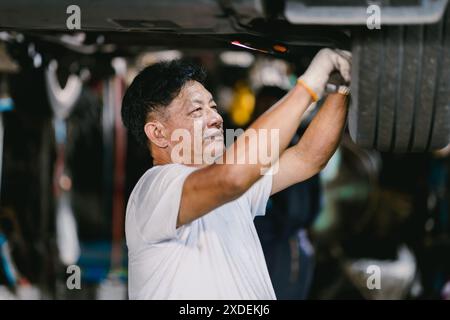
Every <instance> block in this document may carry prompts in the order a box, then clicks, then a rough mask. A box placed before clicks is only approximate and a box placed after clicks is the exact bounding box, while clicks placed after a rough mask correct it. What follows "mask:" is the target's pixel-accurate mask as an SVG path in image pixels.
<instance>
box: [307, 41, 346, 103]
mask: <svg viewBox="0 0 450 320" xmlns="http://www.w3.org/2000/svg"><path fill="white" fill-rule="evenodd" d="M350 70H351V53H350V52H348V51H345V50H338V49H335V50H332V49H328V48H326V49H322V50H320V51H319V52H318V53H317V54H316V56H315V57H314V59H313V60H312V61H311V63H310V65H309V67H308V69H307V70H306V71H305V73H304V74H303V75H302V76H301V77H300V78H299V80H301V81H302V82H303V84H304V85H306V87H308V89H309V90H312V91H313V93H314V94H315V97H314V100H319V99H320V98H321V97H322V95H323V93H324V91H325V87H326V85H327V82H328V79H329V77H330V74H331V73H332V72H333V71H338V72H339V73H340V74H341V75H342V77H343V78H344V80H345V81H346V82H347V83H349V82H350V77H351V76H350ZM313 96H314V95H313Z"/></svg>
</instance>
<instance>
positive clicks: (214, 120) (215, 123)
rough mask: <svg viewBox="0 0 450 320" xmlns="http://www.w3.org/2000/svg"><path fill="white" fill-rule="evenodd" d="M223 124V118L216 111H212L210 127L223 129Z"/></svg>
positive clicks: (209, 114)
mask: <svg viewBox="0 0 450 320" xmlns="http://www.w3.org/2000/svg"><path fill="white" fill-rule="evenodd" d="M222 124H223V119H222V116H221V115H220V114H219V113H218V112H217V111H216V110H215V109H210V111H209V113H208V127H216V128H222Z"/></svg>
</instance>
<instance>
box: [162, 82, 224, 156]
mask: <svg viewBox="0 0 450 320" xmlns="http://www.w3.org/2000/svg"><path fill="white" fill-rule="evenodd" d="M165 112H166V114H165V121H164V123H163V124H164V127H165V128H166V133H167V134H168V138H169V142H168V143H169V146H168V148H167V151H168V152H171V153H172V154H171V159H172V162H182V163H185V164H193V163H194V162H195V164H199V163H198V161H199V160H201V163H202V164H203V163H204V162H205V158H207V157H208V158H209V159H211V157H212V158H217V157H218V156H220V155H221V154H222V153H223V152H224V149H225V145H224V137H223V119H222V117H221V116H220V114H219V113H218V112H217V105H216V103H215V101H214V99H213V97H212V95H211V93H210V92H209V91H208V90H206V89H205V87H204V86H203V85H202V84H201V83H199V82H197V81H189V82H187V83H186V84H185V86H184V87H183V88H182V89H181V91H180V94H179V95H178V96H177V97H176V98H175V99H174V100H173V101H172V103H171V104H170V105H169V107H168V108H167V109H166V111H165ZM186 135H189V137H190V138H188V139H186V138H187V137H186ZM180 137H181V138H180ZM180 146H183V149H182V150H181V152H179V151H180V149H181V148H180ZM186 153H189V154H190V156H188V157H186ZM180 155H182V157H181V158H182V160H181V161H180V159H179V158H180V157H179V156H180ZM174 157H177V158H178V160H177V159H173V158H174ZM189 162H190V163H189ZM207 162H208V161H207Z"/></svg>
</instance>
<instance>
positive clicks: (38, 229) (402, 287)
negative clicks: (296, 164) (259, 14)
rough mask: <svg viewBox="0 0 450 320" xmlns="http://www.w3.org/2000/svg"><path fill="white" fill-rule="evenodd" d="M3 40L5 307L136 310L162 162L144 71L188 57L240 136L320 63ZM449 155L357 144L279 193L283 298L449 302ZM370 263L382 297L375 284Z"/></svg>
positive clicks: (277, 256) (274, 243) (275, 242)
mask: <svg viewBox="0 0 450 320" xmlns="http://www.w3.org/2000/svg"><path fill="white" fill-rule="evenodd" d="M0 34H1V33H0ZM2 36H3V39H4V40H6V41H8V42H9V44H8V46H6V45H4V44H0V120H1V121H0V168H1V171H0V172H1V185H0V188H1V189H0V190H1V191H0V299H126V298H127V250H126V244H125V238H124V216H125V208H126V202H127V199H128V196H129V194H130V192H131V190H132V188H133V187H134V185H135V183H136V182H137V180H138V179H139V178H140V176H141V175H142V174H143V173H144V172H145V171H146V170H148V169H149V168H150V167H151V165H152V163H151V159H150V157H149V154H148V152H147V151H146V150H143V149H141V148H140V147H139V146H138V145H137V144H136V143H135V141H134V140H133V139H132V138H131V136H129V134H128V133H127V132H126V130H125V129H124V127H123V125H122V122H121V118H120V108H121V99H122V96H123V93H124V90H125V89H126V87H127V85H129V84H130V83H131V81H132V79H133V77H134V76H135V75H136V74H137V72H138V71H139V70H140V69H142V68H143V67H145V66H147V65H150V64H152V63H155V62H157V61H161V60H171V59H177V58H183V59H188V60H191V61H194V62H196V63H198V64H201V65H203V66H204V67H205V68H206V70H207V72H208V79H207V84H206V87H207V89H208V90H210V91H211V92H212V94H213V96H214V97H215V99H216V101H217V103H218V107H219V111H220V113H221V114H222V116H223V118H224V121H225V128H246V127H247V126H248V125H249V124H250V123H251V121H253V120H254V119H255V118H256V117H257V116H258V115H260V114H261V113H262V112H264V111H265V110H266V109H267V108H269V107H270V106H271V105H272V104H273V103H275V102H276V101H277V100H278V99H280V98H281V97H282V96H283V95H284V94H285V93H286V92H287V91H288V90H289V89H290V88H292V86H293V85H295V81H296V78H297V77H298V76H299V75H300V74H301V73H302V72H303V71H304V68H305V66H307V65H308V62H309V60H310V59H311V56H312V55H311V52H310V51H312V52H314V48H312V49H310V51H305V54H304V55H301V54H300V55H298V56H297V58H296V59H291V60H289V59H279V58H276V57H273V56H270V55H266V54H264V53H262V52H258V51H249V50H243V49H241V48H239V47H233V46H232V45H231V44H230V46H229V48H221V49H215V48H212V49H211V48H210V49H201V48H198V49H192V48H195V47H196V46H195V45H191V48H185V47H183V48H181V49H180V50H165V49H164V50H162V49H158V48H149V49H144V50H142V48H141V49H140V50H139V51H136V52H133V50H132V49H130V50H128V51H127V53H126V54H123V55H121V53H120V51H119V52H117V51H116V50H115V49H112V48H110V49H108V48H105V50H104V51H103V52H101V53H97V54H94V55H88V56H82V57H81V58H80V57H77V58H74V57H73V56H71V53H70V52H69V51H58V50H60V49H59V47H56V46H55V47H53V46H51V45H48V44H47V45H46V46H45V47H44V46H39V45H38V44H36V43H35V42H33V41H32V39H31V40H30V39H25V40H24V39H22V40H21V39H14V41H11V38H8V37H10V36H11V35H10V34H5V33H4V34H3V35H2ZM98 40H99V41H101V39H98ZM0 43H1V42H0ZM108 50H109V51H108ZM280 50H281V49H280ZM112 52H114V54H113V53H112ZM321 102H322V101H319V102H318V103H317V104H314V105H312V106H311V107H310V108H309V109H308V111H307V113H306V114H305V116H304V119H303V120H302V123H301V125H300V127H299V129H298V132H297V134H296V136H295V137H294V139H293V141H292V143H295V142H296V141H298V139H299V138H301V136H302V133H303V132H304V130H305V128H307V126H308V123H309V122H310V120H311V118H312V117H313V116H314V114H315V113H316V112H317V110H318V109H319V108H320V106H321ZM449 152H450V150H448V149H445V148H444V149H442V150H439V151H435V152H426V153H409V154H407V153H383V152H379V151H375V150H369V149H362V148H360V147H358V146H357V145H356V144H354V143H353V142H352V140H351V139H350V138H349V135H348V132H346V134H345V135H344V138H343V141H342V143H341V145H340V147H339V149H338V150H337V152H336V153H335V155H334V156H333V158H332V159H331V160H330V162H329V163H328V165H327V167H326V168H325V169H324V170H323V171H322V172H321V173H320V174H319V175H317V176H315V177H312V178H311V179H309V180H307V181H305V182H303V183H300V184H298V185H295V186H292V187H291V188H289V189H287V190H285V191H283V192H281V193H279V194H277V195H275V196H273V197H272V198H271V199H270V201H269V203H268V207H267V213H266V216H265V217H258V218H257V219H256V220H255V224H256V226H257V230H258V233H259V236H260V240H261V243H262V246H263V249H264V254H265V257H266V260H267V264H268V268H269V273H270V276H271V279H272V282H273V285H274V288H275V292H276V295H277V297H278V298H279V299H450V254H449V253H450V221H449V218H450V215H449V196H450V193H449V164H450V161H449V160H450V158H449ZM70 265H77V266H79V267H80V270H81V289H79V290H78V289H73V290H70V289H69V288H68V287H67V281H68V278H69V277H70V276H71V273H70V272H69V273H68V272H67V271H68V269H67V267H68V266H70ZM370 266H377V267H378V268H379V269H380V270H381V289H369V288H368V285H367V283H368V282H367V281H368V277H369V276H370V275H371V274H372V273H371V271H370V268H369V267H370ZM368 268H369V269H368Z"/></svg>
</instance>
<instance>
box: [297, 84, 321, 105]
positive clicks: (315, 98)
mask: <svg viewBox="0 0 450 320" xmlns="http://www.w3.org/2000/svg"><path fill="white" fill-rule="evenodd" d="M297 83H298V84H300V85H301V86H302V87H303V88H305V89H306V91H308V93H309V95H310V96H311V98H312V99H313V101H314V102H316V101H317V100H319V97H318V96H317V93H315V92H314V90H313V89H311V88H310V87H309V86H308V85H307V84H306V82H305V81H303V80H302V79H300V78H298V79H297Z"/></svg>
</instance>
